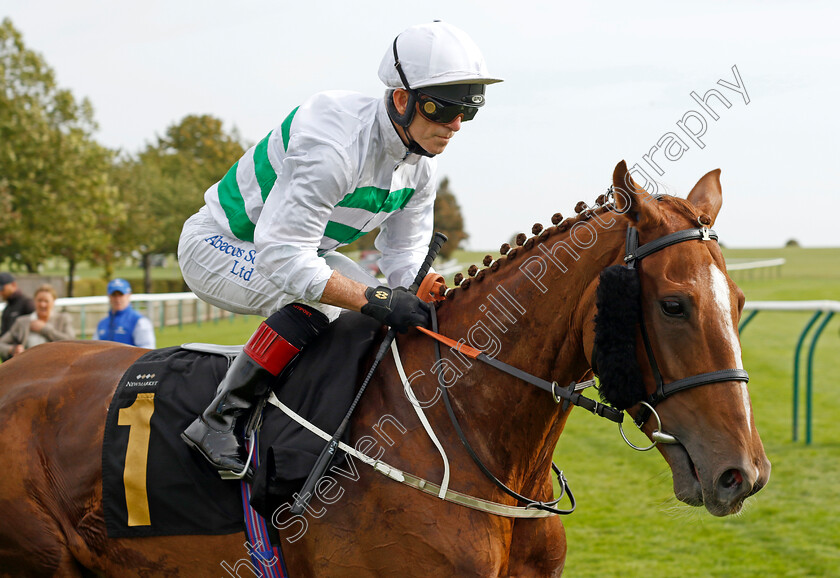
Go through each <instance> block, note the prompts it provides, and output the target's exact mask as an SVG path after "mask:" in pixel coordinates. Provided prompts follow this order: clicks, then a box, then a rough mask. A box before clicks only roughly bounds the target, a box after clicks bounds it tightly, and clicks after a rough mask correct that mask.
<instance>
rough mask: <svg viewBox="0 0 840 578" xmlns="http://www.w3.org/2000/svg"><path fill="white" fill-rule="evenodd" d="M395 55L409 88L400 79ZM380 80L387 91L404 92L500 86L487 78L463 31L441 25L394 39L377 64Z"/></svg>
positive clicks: (481, 60)
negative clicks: (464, 86) (482, 85)
mask: <svg viewBox="0 0 840 578" xmlns="http://www.w3.org/2000/svg"><path fill="white" fill-rule="evenodd" d="M395 54H397V55H398V56H397V57H398V58H399V66H400V67H401V69H402V73H403V75H404V76H405V79H406V80H407V81H408V83H409V84H410V86H406V85H405V84H404V83H403V79H402V78H400V71H399V70H398V68H397V61H396V59H397V57H395ZM379 78H380V79H381V80H382V82H384V83H385V86H387V87H388V88H405V89H417V88H423V87H425V86H439V85H447V84H493V83H495V82H502V79H501V78H493V77H491V76H490V75H489V74H488V72H487V66H486V65H485V64H484V57H483V56H482V55H481V51H480V50H479V49H478V46H476V44H475V42H473V40H472V39H471V38H470V37H469V36H467V34H466V33H465V32H464V31H463V30H460V29H458V28H456V27H454V26H452V25H451V24H447V23H446V22H440V21H435V22H430V23H429V24H418V25H417V26H412V27H411V28H408V29H407V30H405V31H404V32H402V33H401V34H400V35H399V36H397V38H396V39H395V40H394V43H393V46H389V47H388V49H387V50H386V51H385V56H384V57H383V58H382V62H381V63H380V64H379Z"/></svg>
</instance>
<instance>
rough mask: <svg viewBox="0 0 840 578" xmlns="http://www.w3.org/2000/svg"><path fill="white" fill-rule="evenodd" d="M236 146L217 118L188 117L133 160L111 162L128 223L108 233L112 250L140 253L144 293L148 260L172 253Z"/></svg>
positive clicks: (147, 284) (238, 153) (234, 154)
mask: <svg viewBox="0 0 840 578" xmlns="http://www.w3.org/2000/svg"><path fill="white" fill-rule="evenodd" d="M240 141H241V139H240V137H239V135H238V134H237V132H236V130H235V129H234V130H233V131H231V132H230V133H226V132H225V131H224V130H223V127H222V121H221V120H219V119H217V118H214V117H212V116H209V115H200V116H199V115H188V116H186V117H184V118H183V119H182V120H181V121H180V122H178V123H176V124H173V125H171V126H170V127H168V128H167V129H166V132H165V133H164V135H163V136H159V137H157V139H156V141H155V142H154V143H151V144H149V145H148V146H147V147H146V148H145V149H144V150H142V151H141V152H140V153H139V154H138V155H137V156H136V157H131V156H123V157H121V158H120V159H119V160H118V162H117V163H116V165H115V167H114V172H113V179H114V181H115V182H116V183H117V185H118V188H119V191H120V198H121V199H122V202H123V203H124V204H125V206H126V207H127V211H128V219H127V221H126V222H125V223H124V224H121V225H120V226H119V227H117V228H116V229H115V230H114V231H113V235H114V247H113V249H114V250H116V249H117V248H119V249H120V250H121V251H123V252H126V253H133V252H135V251H136V252H137V253H139V254H140V256H141V264H142V266H143V270H144V290H145V291H146V292H149V291H150V290H151V259H150V258H151V256H152V255H154V254H156V253H174V252H175V251H176V250H177V247H178V238H179V236H180V233H181V228H182V227H183V225H184V221H186V220H187V219H188V218H189V217H190V216H191V215H192V214H194V213H195V212H196V211H198V209H199V208H201V206H202V205H203V204H204V192H205V191H206V190H207V189H208V188H209V187H210V185H212V184H213V183H215V182H216V181H218V180H219V179H221V178H222V177H223V176H224V175H225V173H226V172H227V171H228V169H229V168H230V167H231V166H232V165H233V164H234V163H235V162H236V161H237V160H239V157H241V156H242V154H243V153H244V150H245V149H244V147H243V145H242V144H241V142H240Z"/></svg>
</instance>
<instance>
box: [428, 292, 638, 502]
mask: <svg viewBox="0 0 840 578" xmlns="http://www.w3.org/2000/svg"><path fill="white" fill-rule="evenodd" d="M430 313H431V318H432V331H429V330H427V329H425V328H423V327H417V329H420V330H421V331H422V332H423V333H425V334H426V335H429V336H430V337H433V338H434V339H435V361H437V362H439V361H441V355H440V344H441V343H445V344H447V345H449V346H450V347H455V348H456V349H457V350H458V351H459V352H461V353H463V354H465V355H467V356H469V357H472V358H473V359H477V360H479V361H483V362H484V363H487V364H489V365H492V366H494V367H496V368H498V369H500V370H502V371H504V372H505V373H508V374H510V375H513V376H514V377H518V378H519V379H523V380H524V381H527V382H528V383H531V384H533V385H536V386H537V387H539V388H540V389H543V390H545V391H548V392H550V393H551V394H552V395H553V396H554V400H555V401H556V402H557V403H560V399H559V398H558V395H557V394H556V393H554V392H555V390H556V391H559V392H560V397H562V398H563V399H565V400H566V402H565V403H564V411H565V409H566V408H568V402H571V400H572V398H575V400H576V401H577V402H578V403H576V405H578V404H579V403H580V400H581V399H583V400H586V401H588V402H590V404H587V405H588V406H589V407H587V409H589V411H592V412H593V413H596V414H597V415H602V416H604V417H608V419H613V421H618V422H619V423H620V422H621V420H622V419H623V417H624V416H623V414H622V413H621V412H618V411H617V410H614V409H613V408H611V407H608V406H605V405H603V404H600V403H598V402H596V401H594V400H591V399H589V398H587V397H584V396H582V395H580V394H579V393H575V391H574V390H575V389H576V386H577V385H580V386H582V387H581V389H584V388H586V387H589V384H585V385H584V384H575V382H572V384H571V385H570V390H571V391H570V390H569V389H560V390H557V389H556V386H557V382H553V383H548V382H547V381H545V380H542V379H540V378H538V377H535V376H533V375H530V374H529V373H526V372H524V371H522V370H520V369H517V368H515V367H512V366H510V365H507V364H506V363H503V362H501V361H498V362H497V361H496V360H495V359H493V358H492V357H489V356H487V355H485V354H484V353H481V352H480V351H478V350H477V349H473V348H471V347H469V346H465V345H464V344H462V343H457V342H455V341H453V340H451V339H449V338H447V337H444V336H443V335H440V334H438V332H437V329H438V326H437V312H436V311H435V308H434V307H432V308H431V311H430ZM593 384H594V381H593ZM439 390H440V392H441V395H442V396H443V403H444V405H445V406H446V412H447V413H448V414H449V419H450V421H451V422H452V427H454V428H455V432H456V433H457V434H458V438H459V439H460V440H461V443H462V444H464V448H465V449H466V450H467V453H468V454H469V455H470V457H471V458H472V460H473V462H475V464H476V465H477V466H478V468H479V469H480V470H481V472H482V473H483V474H484V475H485V476H486V477H487V478H488V479H489V480H490V481H491V482H493V483H494V484H495V485H496V486H497V487H498V488H499V489H501V490H502V491H503V492H505V493H506V494H507V495H509V496H511V497H513V498H516V499H517V500H519V501H520V502H523V503H524V504H525V508H526V509H532V508H533V509H535V510H543V511H545V512H550V513H551V514H558V515H567V514H571V513H572V512H574V511H575V508H576V506H577V504H576V503H575V497H574V495H573V494H572V490H571V488H569V483H568V482H567V481H566V476H564V475H563V471H562V470H560V468H558V467H557V464H555V463H554V462H553V461H552V462H551V469H552V470H553V471H554V473H555V475H556V476H557V483H558V484H559V485H560V497H558V498H557V499H555V500H552V501H550V502H541V501H539V500H532V499H531V498H526V497H525V496H523V495H521V494H519V493H517V492H516V491H514V490H512V489H511V488H509V487H508V486H507V485H505V483H504V482H502V481H501V480H500V479H498V478H497V477H496V476H494V475H493V472H491V471H490V470H489V469H488V468H487V466H485V465H484V462H482V461H481V458H479V457H478V454H477V453H476V452H475V450H474V449H473V448H472V445H470V442H469V441H468V440H467V438H466V436H465V435H464V431H463V430H462V429H461V424H460V423H458V418H457V416H456V415H455V411H454V410H453V409H452V403H451V402H450V400H449V392H448V391H447V390H448V388H446V387H441V388H439ZM593 404H594V405H593ZM581 407H583V406H581ZM590 408H591V409H590ZM599 411H600V412H599ZM564 494H569V502H570V503H571V508H569V509H568V510H561V509H559V508H555V507H554V506H556V505H557V504H558V503H559V502H560V500H562V499H563V495H564Z"/></svg>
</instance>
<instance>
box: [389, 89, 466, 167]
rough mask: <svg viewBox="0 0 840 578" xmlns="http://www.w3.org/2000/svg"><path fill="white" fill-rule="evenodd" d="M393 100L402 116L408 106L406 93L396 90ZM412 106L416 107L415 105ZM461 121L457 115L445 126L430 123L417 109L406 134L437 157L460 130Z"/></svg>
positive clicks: (400, 129)
mask: <svg viewBox="0 0 840 578" xmlns="http://www.w3.org/2000/svg"><path fill="white" fill-rule="evenodd" d="M393 98H394V104H395V105H396V108H397V111H398V112H399V113H400V114H403V113H404V112H405V107H406V105H407V104H408V93H407V92H406V91H405V90H402V89H397V90H395V91H394V97H393ZM414 106H418V105H417V104H415V105H414ZM462 119H463V115H458V116H456V117H455V118H454V119H453V120H452V121H451V122H448V123H446V124H443V123H438V122H432V121H430V120H429V119H427V118H426V117H425V116H423V115H422V114H421V113H420V110H419V108H418V109H417V110H416V111H415V113H414V119H412V121H411V124H410V125H408V133H409V135H411V138H412V139H414V141H415V142H417V144H419V145H420V146H421V147H423V148H424V149H425V150H427V151H428V152H430V153H432V154H433V155H439V154H440V153H442V152H443V151H444V149H446V145H448V144H449V141H450V139H451V138H452V137H453V136H455V133H456V132H458V131H459V130H461V121H462ZM397 128H398V130H399V131H401V133H402V132H403V130H402V128H400V127H397Z"/></svg>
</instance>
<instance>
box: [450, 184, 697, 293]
mask: <svg viewBox="0 0 840 578" xmlns="http://www.w3.org/2000/svg"><path fill="white" fill-rule="evenodd" d="M611 193H612V188H610V189H609V190H608V191H607V192H606V193H605V194H603V195H599V196H598V198H597V199H596V200H595V203H594V204H593V206H591V207H590V206H589V205H588V204H587V203H586V202H585V201H578V202H577V204H576V205H575V213H576V215H575V216H574V217H569V218H565V219H564V218H563V215H562V213H555V214H554V215H552V217H551V223H552V226H550V227H546V228H544V227H543V225H542V224H541V223H534V225H533V226H532V227H531V233H532V236H531V237H528V235H526V234H525V233H519V234H518V235H516V238H515V240H514V242H515V244H516V246H514V247H511V246H510V244H509V243H503V244H502V246H501V247H500V248H499V253H501V256H500V257H499V258H498V259H493V256H492V255H490V254H487V255H485V256H484V259H483V260H482V264H483V265H484V268H483V269H479V268H478V266H476V265H474V264H473V265H470V267H469V268H468V269H467V275H469V276H468V277H464V274H463V273H457V274H456V275H455V278H454V279H453V282H454V284H455V287H452V288H449V289H448V290H447V292H446V301H451V300H453V299H455V298H456V297H457V295H458V294H459V293H461V292H463V291H467V290H469V288H470V287H471V286H472V284H473V283H481V282H482V281H483V280H484V279H485V278H486V277H487V276H489V275H492V274H493V273H496V272H497V271H499V270H500V269H501V268H503V267H505V266H506V265H507V264H508V263H509V262H510V261H513V260H515V259H516V258H517V256H518V255H519V253H521V252H524V251H529V250H530V249H532V248H533V247H534V246H535V245H537V244H540V243H545V242H546V241H548V240H549V239H550V238H551V237H555V236H557V235H562V234H563V233H567V232H568V231H569V230H570V229H571V228H572V226H574V225H575V224H576V223H579V222H581V221H588V220H589V219H591V218H592V216H593V215H598V216H600V215H603V214H604V213H607V212H609V211H612V210H613V209H614V208H615V201H614V200H610V195H611ZM658 200H659V201H660V202H663V201H664V202H666V203H668V204H669V205H670V206H671V207H673V208H674V209H675V210H676V211H677V212H678V213H679V214H680V215H682V216H683V217H685V218H686V219H688V220H689V222H692V223H696V222H697V218H698V216H699V214H698V213H697V210H696V209H695V208H694V206H693V205H692V204H691V203H689V202H688V201H687V200H686V199H682V198H679V197H674V196H671V195H661V196H660V197H659V198H658ZM444 303H445V301H444Z"/></svg>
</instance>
